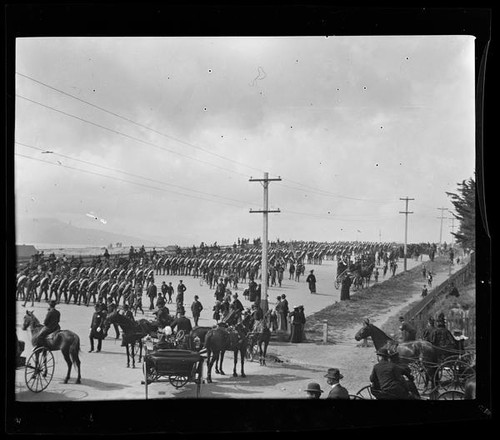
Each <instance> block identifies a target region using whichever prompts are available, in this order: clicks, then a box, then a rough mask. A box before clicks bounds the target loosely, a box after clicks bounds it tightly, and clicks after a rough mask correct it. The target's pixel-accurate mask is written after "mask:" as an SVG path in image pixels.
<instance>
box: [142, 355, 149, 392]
mask: <svg viewBox="0 0 500 440" xmlns="http://www.w3.org/2000/svg"><path fill="white" fill-rule="evenodd" d="M142 372H143V373H144V395H145V396H146V400H148V385H149V377H148V366H147V362H146V361H144V362H143V363H142Z"/></svg>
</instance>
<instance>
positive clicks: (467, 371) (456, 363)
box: [434, 359, 475, 390]
mask: <svg viewBox="0 0 500 440" xmlns="http://www.w3.org/2000/svg"><path fill="white" fill-rule="evenodd" d="M474 374H475V372H474V369H473V368H472V367H471V366H470V365H469V364H468V363H467V362H463V361H460V360H456V359H452V360H448V361H445V362H443V363H442V364H441V365H440V366H439V367H438V369H437V370H436V373H435V376H434V381H435V383H436V385H437V386H439V387H440V388H442V389H444V390H453V389H461V390H464V388H465V382H466V381H467V379H469V378H470V377H472V376H473V375H474Z"/></svg>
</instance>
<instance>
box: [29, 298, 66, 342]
mask: <svg viewBox="0 0 500 440" xmlns="http://www.w3.org/2000/svg"><path fill="white" fill-rule="evenodd" d="M56 305H57V302H56V300H54V299H53V300H51V301H50V302H49V311H48V312H47V315H46V316H45V320H44V321H43V328H42V330H40V333H38V336H37V337H36V342H35V344H34V345H35V346H36V347H41V346H43V345H45V343H46V340H45V338H46V337H47V336H48V335H49V334H50V333H53V332H56V331H58V330H61V326H60V325H59V321H60V320H61V312H59V310H57V309H56Z"/></svg>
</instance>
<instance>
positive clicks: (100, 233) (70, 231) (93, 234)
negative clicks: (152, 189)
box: [16, 218, 160, 247]
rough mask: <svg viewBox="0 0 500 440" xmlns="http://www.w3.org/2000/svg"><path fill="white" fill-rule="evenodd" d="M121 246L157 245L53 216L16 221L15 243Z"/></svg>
mask: <svg viewBox="0 0 500 440" xmlns="http://www.w3.org/2000/svg"><path fill="white" fill-rule="evenodd" d="M118 242H120V243H123V246H140V245H144V246H159V245H160V243H159V242H157V241H152V240H147V239H144V238H138V237H132V236H129V235H123V234H115V233H113V232H108V231H106V230H98V229H89V228H78V227H76V226H72V225H70V224H68V223H64V222H62V221H60V220H57V219H54V218H39V219H23V220H20V221H18V222H16V243H17V244H32V245H35V246H36V245H37V244H40V243H50V244H54V245H61V246H71V245H73V246H99V247H101V246H108V245H109V244H110V243H113V244H115V243H118Z"/></svg>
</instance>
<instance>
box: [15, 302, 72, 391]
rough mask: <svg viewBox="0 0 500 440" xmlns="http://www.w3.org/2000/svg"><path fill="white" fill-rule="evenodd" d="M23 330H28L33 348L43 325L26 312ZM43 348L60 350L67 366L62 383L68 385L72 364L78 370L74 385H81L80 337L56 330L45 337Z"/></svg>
mask: <svg viewBox="0 0 500 440" xmlns="http://www.w3.org/2000/svg"><path fill="white" fill-rule="evenodd" d="M22 328H23V330H26V329H28V328H29V329H30V331H31V342H32V344H33V346H35V345H36V344H35V342H36V339H38V335H39V333H40V330H42V328H43V325H42V324H40V321H38V319H37V317H36V316H35V314H34V312H30V311H29V310H26V315H24V322H23V327H22ZM44 346H45V347H47V348H48V349H49V350H51V351H57V350H61V353H62V354H63V356H64V360H65V361H66V363H67V364H68V373H67V374H66V378H65V379H64V383H68V381H69V378H70V373H71V367H72V366H73V364H75V365H76V367H77V370H78V377H77V378H76V383H81V374H80V357H79V353H80V337H79V336H78V335H77V334H76V333H74V332H72V331H71V330H58V331H56V332H54V333H51V334H50V335H48V336H47V337H46V340H45V341H44Z"/></svg>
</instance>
